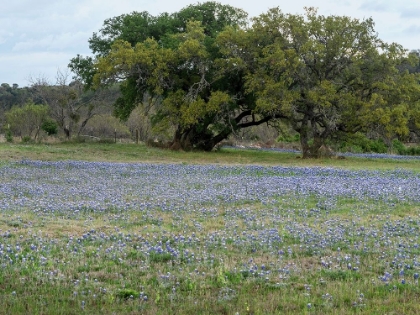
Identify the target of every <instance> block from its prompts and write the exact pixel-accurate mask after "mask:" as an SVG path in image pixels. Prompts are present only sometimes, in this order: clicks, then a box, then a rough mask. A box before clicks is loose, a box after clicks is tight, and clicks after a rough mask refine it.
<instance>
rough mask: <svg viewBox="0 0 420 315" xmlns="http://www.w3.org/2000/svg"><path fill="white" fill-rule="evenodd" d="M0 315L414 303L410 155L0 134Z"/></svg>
mask: <svg viewBox="0 0 420 315" xmlns="http://www.w3.org/2000/svg"><path fill="white" fill-rule="evenodd" d="M0 161H1V162H0V211H1V217H0V268H1V273H0V290H1V294H0V314H418V313H419V312H420V306H419V304H418V298H419V296H420V286H419V283H418V281H419V274H420V258H419V256H420V242H419V229H420V217H419V213H420V194H419V187H420V172H419V165H420V161H419V160H416V159H392V158H386V159H377V158H375V157H369V158H360V157H348V158H346V159H343V160H341V159H340V160H339V159H330V160H316V161H306V160H302V159H297V158H296V155H295V154H293V153H279V152H271V151H270V152H261V151H258V152H257V151H252V150H233V149H222V150H220V151H217V152H212V153H209V154H204V153H197V152H168V151H162V150H159V149H151V148H147V147H144V146H134V145H101V144H95V145H91V144H89V145H76V144H71V145H70V144H67V145H49V146H44V145H10V144H0Z"/></svg>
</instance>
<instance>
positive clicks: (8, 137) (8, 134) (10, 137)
mask: <svg viewBox="0 0 420 315" xmlns="http://www.w3.org/2000/svg"><path fill="white" fill-rule="evenodd" d="M5 137H6V141H7V142H9V143H12V142H13V134H12V131H11V130H10V129H7V130H6V134H5Z"/></svg>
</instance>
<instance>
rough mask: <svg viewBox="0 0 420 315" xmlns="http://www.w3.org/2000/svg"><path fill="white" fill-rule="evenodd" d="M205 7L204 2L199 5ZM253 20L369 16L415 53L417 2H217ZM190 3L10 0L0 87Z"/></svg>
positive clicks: (1, 44)
mask: <svg viewBox="0 0 420 315" xmlns="http://www.w3.org/2000/svg"><path fill="white" fill-rule="evenodd" d="M200 2H205V1H200ZM218 2H220V3H223V4H229V5H231V6H234V7H238V8H241V9H244V10H245V11H246V12H248V13H249V15H250V16H251V17H252V16H257V15H259V14H261V13H264V12H266V11H267V10H268V9H269V8H272V7H277V6H278V7H280V9H281V10H282V11H283V12H285V13H293V14H295V13H299V14H303V13H304V10H303V8H304V7H305V6H314V7H317V8H318V13H319V14H323V15H331V14H334V15H347V16H351V17H355V18H360V19H363V18H369V17H372V18H373V20H374V21H375V24H376V27H375V29H376V31H377V32H378V33H379V37H380V38H381V39H383V40H385V41H386V42H397V43H399V44H401V45H403V46H404V47H405V48H407V49H409V50H412V49H420V1H419V0H399V1H388V0H386V1H385V0H382V1H381V0H316V1H314V0H287V1H284V0H278V1H274V0H252V1H251V0H228V1H225V0H223V1H218ZM194 3H197V1H191V0H177V1H174V0H154V1H151V0H37V1H35V0H14V1H2V4H1V5H0V25H1V27H0V83H9V84H10V85H11V84H13V83H17V84H19V86H21V87H22V86H27V85H30V78H31V77H32V78H39V77H42V78H47V79H48V80H49V81H50V82H51V83H54V79H55V76H56V73H57V70H58V69H60V70H61V71H62V72H65V71H66V70H67V65H68V63H69V60H70V59H71V58H72V57H75V56H76V55H77V54H82V55H89V54H90V50H89V47H88V42H87V41H88V39H89V37H90V36H91V35H92V33H93V32H97V31H98V30H99V29H100V28H101V26H102V23H103V21H104V20H105V19H107V18H111V17H114V16H118V15H121V14H124V13H130V12H133V11H139V12H141V11H148V12H149V13H150V14H152V15H158V14H160V13H163V12H168V13H173V12H177V11H179V10H180V9H181V8H183V7H185V6H187V5H189V4H194Z"/></svg>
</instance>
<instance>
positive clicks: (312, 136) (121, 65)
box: [70, 2, 420, 157]
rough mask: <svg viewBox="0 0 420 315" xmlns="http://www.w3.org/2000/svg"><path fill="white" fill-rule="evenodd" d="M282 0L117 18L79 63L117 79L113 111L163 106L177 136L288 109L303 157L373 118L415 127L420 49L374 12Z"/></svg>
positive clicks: (202, 134)
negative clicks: (250, 13) (257, 9)
mask: <svg viewBox="0 0 420 315" xmlns="http://www.w3.org/2000/svg"><path fill="white" fill-rule="evenodd" d="M305 10H306V11H305V14H304V15H299V14H285V13H283V12H282V11H281V10H280V9H279V8H273V9H270V10H269V11H268V12H267V13H265V14H262V15H260V16H258V17H255V18H253V19H252V20H251V22H252V23H249V21H248V20H247V14H246V13H245V12H244V11H243V10H241V9H237V8H233V7H231V6H226V5H221V4H218V3H215V2H206V3H203V4H197V5H191V6H188V7H186V8H184V9H182V10H181V11H179V12H177V13H174V14H168V13H164V14H161V15H160V16H157V17H153V16H151V15H149V14H148V13H147V12H142V13H137V12H133V13H132V14H129V15H122V16H119V17H116V18H112V19H108V20H106V21H105V23H104V27H103V28H102V29H101V30H100V33H99V34H96V33H95V34H94V35H93V36H92V38H91V39H90V40H89V43H90V47H91V49H92V52H93V53H94V56H93V57H82V56H77V57H76V58H74V59H72V60H71V62H70V68H71V69H72V70H73V71H74V72H75V73H76V74H77V75H78V77H79V78H81V79H83V80H84V82H86V83H87V84H88V85H89V86H92V87H94V88H96V87H100V86H104V85H109V84H114V83H116V82H117V83H118V84H120V88H121V92H122V96H121V98H119V99H118V100H117V102H116V103H115V114H116V115H117V116H118V117H120V118H121V119H127V117H128V116H129V115H130V113H131V111H132V110H133V109H134V108H135V107H137V106H139V105H140V106H144V110H145V111H148V110H150V108H151V107H153V109H154V110H153V111H150V112H152V113H153V114H152V115H151V119H152V122H153V123H154V125H155V126H156V127H160V128H169V127H170V126H171V127H173V128H174V130H175V132H174V140H173V143H172V147H173V148H183V149H191V148H197V149H204V150H211V149H212V148H213V147H214V146H215V145H216V144H217V143H218V142H220V141H221V140H223V139H226V138H227V137H228V136H229V135H230V134H231V133H232V132H235V131H237V130H239V129H241V128H245V127H249V126H252V125H258V124H262V123H266V122H267V123H268V122H275V121H277V120H283V121H285V122H286V123H288V124H290V125H291V126H292V127H293V128H294V129H295V131H297V132H298V133H299V134H300V141H301V145H302V151H303V156H304V157H317V156H319V152H320V151H319V150H320V148H321V147H322V145H324V144H325V143H326V141H328V140H331V139H334V138H336V137H338V136H340V135H341V134H345V133H354V132H357V131H365V132H366V131H369V130H373V131H375V132H377V133H379V134H380V135H381V136H383V137H388V138H392V137H393V136H395V135H397V136H401V137H403V136H407V135H408V133H409V132H410V131H411V130H415V129H418V126H419V118H420V110H419V108H420V101H419V100H420V88H419V84H418V83H419V77H418V73H417V72H416V71H413V69H415V67H416V65H418V54H416V53H415V52H412V53H410V54H408V53H407V51H406V50H405V49H404V48H403V47H401V46H400V45H398V44H394V43H392V44H387V43H385V42H383V41H382V40H380V39H379V38H378V35H377V33H376V32H375V30H374V22H373V21H372V19H365V20H359V19H353V18H350V17H346V16H322V15H318V13H317V11H316V10H315V9H313V8H306V9H305Z"/></svg>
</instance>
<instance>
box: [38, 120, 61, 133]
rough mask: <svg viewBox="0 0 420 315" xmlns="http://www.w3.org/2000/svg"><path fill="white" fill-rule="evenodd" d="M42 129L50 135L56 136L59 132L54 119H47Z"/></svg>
mask: <svg viewBox="0 0 420 315" xmlns="http://www.w3.org/2000/svg"><path fill="white" fill-rule="evenodd" d="M41 129H42V130H44V131H45V132H46V133H47V134H48V135H55V134H57V132H58V125H57V122H56V121H54V120H53V119H46V120H45V121H44V122H43V123H42V125H41Z"/></svg>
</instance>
